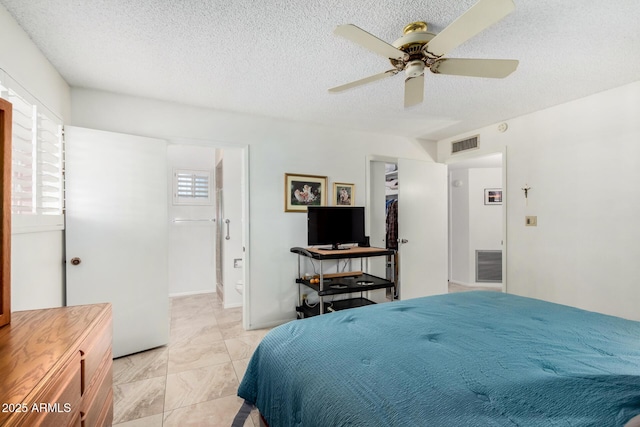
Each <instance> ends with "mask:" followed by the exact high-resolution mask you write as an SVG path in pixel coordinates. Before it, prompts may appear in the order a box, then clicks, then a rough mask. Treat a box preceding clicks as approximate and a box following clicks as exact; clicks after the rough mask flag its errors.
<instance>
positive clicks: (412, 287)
mask: <svg viewBox="0 0 640 427" xmlns="http://www.w3.org/2000/svg"><path fill="white" fill-rule="evenodd" d="M398 188H399V192H398V238H399V244H398V253H399V279H400V295H399V296H400V299H402V300H405V299H409V298H416V297H422V296H427V295H437V294H444V293H447V291H448V289H447V272H448V266H447V261H448V255H447V254H448V250H447V245H448V231H447V166H446V165H444V164H440V163H432V162H423V161H419V160H408V159H398Z"/></svg>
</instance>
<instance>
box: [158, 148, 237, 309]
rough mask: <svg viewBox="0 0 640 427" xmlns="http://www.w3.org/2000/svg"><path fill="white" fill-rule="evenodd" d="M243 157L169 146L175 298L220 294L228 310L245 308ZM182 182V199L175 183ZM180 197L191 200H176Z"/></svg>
mask: <svg viewBox="0 0 640 427" xmlns="http://www.w3.org/2000/svg"><path fill="white" fill-rule="evenodd" d="M243 153H244V149H243V148H237V147H225V148H220V147H212V146H210V145H192V144H182V143H177V144H171V145H170V146H169V149H168V167H169V170H170V176H172V178H173V183H172V184H171V190H172V193H171V199H172V201H173V202H172V203H171V204H170V206H169V216H170V218H171V221H170V233H169V239H170V242H169V243H170V244H169V294H170V296H179V295H190V294H198V293H214V292H215V293H217V295H218V297H219V298H220V300H221V301H222V302H223V306H224V308H232V307H241V306H242V305H243V291H244V269H245V265H246V262H245V261H246V260H245V256H244V241H245V228H244V227H243V224H244V219H243V214H244V209H243V206H245V200H244V194H246V191H244V189H243V185H245V180H244V177H243V174H242V173H243V171H244V170H245V165H244V163H243V162H244V161H245V160H246V158H245V157H246V156H245V155H244V154H243ZM180 177H182V178H181V179H182V182H183V183H182V184H180V185H182V187H181V188H182V190H181V191H182V192H183V193H179V191H178V188H177V185H178V184H177V183H176V180H177V179H179V178H180ZM179 194H184V195H187V196H192V197H188V198H186V201H183V200H181V199H180V198H178V200H176V196H177V195H179Z"/></svg>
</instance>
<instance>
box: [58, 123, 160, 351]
mask: <svg viewBox="0 0 640 427" xmlns="http://www.w3.org/2000/svg"><path fill="white" fill-rule="evenodd" d="M65 144H66V159H65V163H66V232H65V235H66V289H67V305H80V304H93V303H101V302H110V303H111V304H112V308H113V356H114V357H119V356H124V355H127V354H131V353H136V352H139V351H142V350H146V349H149V348H153V347H158V346H161V345H165V344H167V342H168V340H169V297H168V272H167V241H168V213H167V211H168V204H167V185H168V181H167V145H166V142H165V141H162V140H158V139H152V138H144V137H138V136H132V135H125V134H117V133H112V132H104V131H97V130H93V129H84V128H78V127H66V128H65Z"/></svg>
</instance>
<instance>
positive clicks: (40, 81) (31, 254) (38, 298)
mask: <svg viewBox="0 0 640 427" xmlns="http://www.w3.org/2000/svg"><path fill="white" fill-rule="evenodd" d="M0 68H1V69H3V70H4V71H5V72H6V73H7V74H8V75H9V76H10V77H11V78H12V79H13V80H15V81H17V82H18V83H19V84H20V85H21V86H23V87H24V88H25V89H27V90H28V91H29V92H30V93H31V94H32V95H33V96H35V97H36V98H37V99H38V100H39V101H40V102H41V103H42V104H44V105H45V106H46V107H47V108H49V109H50V110H51V111H53V112H54V113H55V114H56V115H58V116H59V117H61V118H62V119H63V120H64V121H68V120H69V117H70V111H71V91H70V89H69V86H68V85H67V83H66V82H65V81H64V80H63V79H62V77H61V76H60V74H59V73H58V72H57V71H56V70H55V69H54V68H53V66H52V65H51V64H50V63H49V61H47V59H46V58H45V57H44V56H43V55H42V54H41V53H40V51H39V50H38V48H37V47H36V46H35V45H34V44H33V42H32V41H31V39H29V37H28V36H27V35H26V33H25V32H24V31H23V30H22V29H21V28H20V27H19V26H18V24H17V23H16V22H15V20H14V19H13V18H12V17H11V15H10V14H9V12H7V10H6V9H5V8H4V7H3V6H2V5H0ZM11 245H12V251H11V292H12V294H11V305H12V307H11V309H12V311H18V310H28V309H36V308H46V307H59V306H61V305H63V304H64V289H63V277H64V264H63V261H64V258H63V233H62V232H61V231H55V232H44V233H27V234H13V235H12V236H11Z"/></svg>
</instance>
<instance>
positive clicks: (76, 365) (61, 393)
mask: <svg viewBox="0 0 640 427" xmlns="http://www.w3.org/2000/svg"><path fill="white" fill-rule="evenodd" d="M80 378H81V374H80V352H77V353H74V355H73V357H71V358H70V359H69V360H68V362H67V364H66V365H65V366H64V367H63V369H62V371H61V372H60V374H59V375H58V376H57V377H56V379H55V380H54V381H52V382H51V384H49V385H48V386H47V387H46V389H45V390H44V391H43V393H42V394H41V395H40V396H39V397H37V400H36V401H34V402H29V403H25V404H27V405H28V406H29V412H28V414H27V416H26V417H25V419H24V420H23V422H22V423H21V425H25V426H29V427H36V426H42V427H60V426H70V425H77V423H78V421H79V414H80V399H81V394H80Z"/></svg>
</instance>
